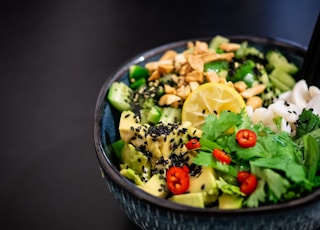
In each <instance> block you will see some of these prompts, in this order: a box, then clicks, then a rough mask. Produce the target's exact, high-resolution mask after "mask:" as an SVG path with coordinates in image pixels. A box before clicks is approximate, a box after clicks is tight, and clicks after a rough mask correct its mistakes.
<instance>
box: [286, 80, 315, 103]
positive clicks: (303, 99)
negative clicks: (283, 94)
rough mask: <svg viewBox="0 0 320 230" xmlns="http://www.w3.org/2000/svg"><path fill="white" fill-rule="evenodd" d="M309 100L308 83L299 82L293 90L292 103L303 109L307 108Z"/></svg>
mask: <svg viewBox="0 0 320 230" xmlns="http://www.w3.org/2000/svg"><path fill="white" fill-rule="evenodd" d="M309 99H310V98H309V90H308V85H307V82H306V81H305V80H300V81H298V82H297V83H296V84H295V85H294V87H293V89H292V92H291V96H290V102H291V103H293V104H296V105H299V106H302V107H306V106H307V103H308V101H309Z"/></svg>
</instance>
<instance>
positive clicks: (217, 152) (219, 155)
mask: <svg viewBox="0 0 320 230" xmlns="http://www.w3.org/2000/svg"><path fill="white" fill-rule="evenodd" d="M212 155H213V156H214V157H215V158H216V159H217V160H218V161H221V162H222V163H226V164H230V163H231V157H230V156H229V155H228V154H226V153H225V152H224V151H223V150H221V149H214V150H213V151H212Z"/></svg>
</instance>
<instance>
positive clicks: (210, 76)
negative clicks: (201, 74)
mask: <svg viewBox="0 0 320 230" xmlns="http://www.w3.org/2000/svg"><path fill="white" fill-rule="evenodd" d="M205 77H206V81H207V82H219V75H218V74H217V73H216V72H215V71H209V72H206V73H205Z"/></svg>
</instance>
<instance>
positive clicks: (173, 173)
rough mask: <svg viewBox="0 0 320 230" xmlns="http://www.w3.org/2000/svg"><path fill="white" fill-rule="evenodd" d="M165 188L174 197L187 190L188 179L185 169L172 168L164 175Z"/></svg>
mask: <svg viewBox="0 0 320 230" xmlns="http://www.w3.org/2000/svg"><path fill="white" fill-rule="evenodd" d="M166 180H167V187H168V189H169V190H170V191H171V192H172V193H173V194H175V195H178V194H183V193H185V192H186V191H187V190H188V189H189V184H190V178H189V174H188V173H187V172H186V170H185V169H183V168H180V167H176V166H173V167H171V168H169V170H168V171H167V173H166Z"/></svg>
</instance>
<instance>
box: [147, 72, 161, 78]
mask: <svg viewBox="0 0 320 230" xmlns="http://www.w3.org/2000/svg"><path fill="white" fill-rule="evenodd" d="M160 77H161V73H160V72H159V71H158V70H155V71H153V72H152V73H151V75H150V77H149V78H148V81H155V80H158V79H159V78H160Z"/></svg>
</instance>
